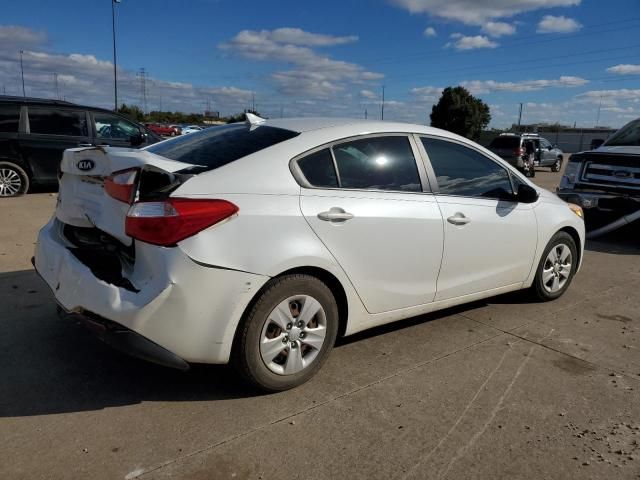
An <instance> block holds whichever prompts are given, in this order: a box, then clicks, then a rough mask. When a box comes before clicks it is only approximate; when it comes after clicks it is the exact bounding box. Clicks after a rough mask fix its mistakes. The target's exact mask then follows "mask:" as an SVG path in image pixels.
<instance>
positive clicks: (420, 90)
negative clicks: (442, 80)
mask: <svg viewBox="0 0 640 480" xmlns="http://www.w3.org/2000/svg"><path fill="white" fill-rule="evenodd" d="M442 90H444V89H443V88H442V87H431V86H427V87H416V88H412V89H411V90H410V92H411V94H412V95H415V96H416V97H417V98H418V99H420V100H421V101H424V102H435V101H436V100H438V98H440V95H442Z"/></svg>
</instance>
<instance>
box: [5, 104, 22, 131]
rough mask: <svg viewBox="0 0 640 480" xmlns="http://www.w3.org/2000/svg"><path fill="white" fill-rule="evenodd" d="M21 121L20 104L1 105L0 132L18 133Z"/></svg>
mask: <svg viewBox="0 0 640 480" xmlns="http://www.w3.org/2000/svg"><path fill="white" fill-rule="evenodd" d="M18 123H20V107H19V106H18V105H0V132H2V133H17V132H18Z"/></svg>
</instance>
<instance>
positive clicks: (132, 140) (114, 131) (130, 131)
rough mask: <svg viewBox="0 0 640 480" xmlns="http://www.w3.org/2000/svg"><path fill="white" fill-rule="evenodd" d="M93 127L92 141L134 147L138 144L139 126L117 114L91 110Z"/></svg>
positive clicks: (99, 143)
mask: <svg viewBox="0 0 640 480" xmlns="http://www.w3.org/2000/svg"><path fill="white" fill-rule="evenodd" d="M91 116H92V118H93V125H94V127H95V133H94V143H95V144H96V145H109V146H112V147H128V148H131V147H135V146H138V145H140V143H139V142H140V140H142V137H140V135H141V134H144V133H143V132H142V131H141V129H140V127H138V126H137V125H136V124H135V123H133V122H130V121H128V120H126V119H124V118H122V117H120V116H118V115H113V114H111V113H106V112H92V113H91Z"/></svg>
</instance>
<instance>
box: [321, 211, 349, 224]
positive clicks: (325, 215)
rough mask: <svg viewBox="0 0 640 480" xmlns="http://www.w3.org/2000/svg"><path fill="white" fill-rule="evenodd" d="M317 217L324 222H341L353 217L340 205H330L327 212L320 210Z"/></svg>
mask: <svg viewBox="0 0 640 480" xmlns="http://www.w3.org/2000/svg"><path fill="white" fill-rule="evenodd" d="M318 218H319V219H320V220H324V221H325V222H336V223H342V222H346V221H347V220H351V219H352V218H353V214H352V213H349V212H345V211H344V210H343V209H342V208H340V207H331V208H330V209H329V211H327V212H320V213H319V214H318Z"/></svg>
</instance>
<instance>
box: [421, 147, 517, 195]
mask: <svg viewBox="0 0 640 480" xmlns="http://www.w3.org/2000/svg"><path fill="white" fill-rule="evenodd" d="M422 144H423V145H424V148H425V149H426V150H427V154H428V155H429V160H430V161H431V166H432V167H433V170H434V171H435V174H436V177H437V180H438V186H439V187H440V193H441V194H443V195H458V196H463V197H484V198H498V199H501V198H502V199H504V198H510V197H512V195H513V190H512V188H511V182H510V181H509V174H508V172H507V171H506V170H505V169H504V168H503V167H501V166H500V165H498V164H497V163H496V162H494V161H493V160H490V159H489V158H487V157H485V156H484V155H482V154H481V153H479V152H477V151H475V150H473V149H471V148H468V147H465V146H463V145H460V144H457V143H453V142H448V141H445V140H436V139H433V138H426V137H423V138H422Z"/></svg>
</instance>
